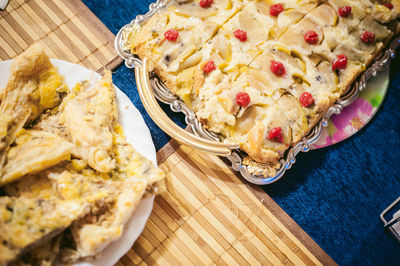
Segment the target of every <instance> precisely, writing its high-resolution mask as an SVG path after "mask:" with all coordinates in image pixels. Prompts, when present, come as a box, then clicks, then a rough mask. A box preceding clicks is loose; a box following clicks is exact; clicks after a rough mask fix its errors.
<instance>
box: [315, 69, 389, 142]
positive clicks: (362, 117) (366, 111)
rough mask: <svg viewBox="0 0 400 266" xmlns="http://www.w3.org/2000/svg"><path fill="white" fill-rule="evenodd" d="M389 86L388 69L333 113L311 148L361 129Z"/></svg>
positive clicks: (349, 135)
mask: <svg viewBox="0 0 400 266" xmlns="http://www.w3.org/2000/svg"><path fill="white" fill-rule="evenodd" d="M388 86H389V69H386V70H385V71H382V72H381V73H380V74H379V75H377V76H376V77H375V78H372V79H371V80H369V81H368V83H367V87H366V88H365V89H364V90H363V91H362V92H361V93H360V96H359V98H358V99H357V100H355V101H354V102H353V103H352V104H351V105H349V106H347V107H345V108H344V109H343V110H342V112H341V113H340V114H339V115H333V116H332V117H331V119H330V121H329V125H328V127H326V128H324V129H323V130H322V135H321V137H320V138H319V140H318V141H317V142H316V143H314V144H313V145H312V146H311V148H312V149H314V150H315V149H319V148H324V147H328V146H331V145H333V144H336V143H338V142H340V141H342V140H345V139H347V138H349V137H351V136H353V135H354V134H355V133H357V132H358V131H359V130H361V129H362V128H363V127H364V126H365V125H366V124H367V123H368V122H369V121H370V120H371V119H372V117H374V115H375V114H376V112H377V111H378V109H379V107H380V106H381V104H382V102H383V100H384V99H385V96H386V92H387V90H388Z"/></svg>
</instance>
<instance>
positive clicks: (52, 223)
mask: <svg viewBox="0 0 400 266" xmlns="http://www.w3.org/2000/svg"><path fill="white" fill-rule="evenodd" d="M87 207H88V203H86V202H85V200H84V199H77V200H67V201H63V200H53V199H44V198H35V199H32V198H25V197H18V198H15V197H1V198H0V240H1V241H0V254H1V256H0V264H1V265H7V264H8V263H10V262H11V261H12V260H14V259H15V258H16V257H17V256H18V255H19V254H21V253H22V252H27V251H29V250H30V249H33V248H34V247H35V246H37V245H40V243H42V242H44V241H46V240H47V239H49V238H52V237H53V236H55V235H57V234H59V233H60V232H62V231H63V230H64V229H65V228H67V227H68V226H69V225H70V224H71V223H72V222H73V221H74V220H76V219H78V218H80V217H83V216H84V215H85V214H86V213H87V212H88V208H87Z"/></svg>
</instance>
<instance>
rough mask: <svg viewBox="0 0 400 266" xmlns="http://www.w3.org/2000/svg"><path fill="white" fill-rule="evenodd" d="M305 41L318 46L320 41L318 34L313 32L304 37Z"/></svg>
mask: <svg viewBox="0 0 400 266" xmlns="http://www.w3.org/2000/svg"><path fill="white" fill-rule="evenodd" d="M304 40H305V41H306V42H307V43H309V44H317V43H318V40H319V38H318V34H317V33H316V32H315V31H312V30H311V31H309V32H307V33H306V34H305V35H304Z"/></svg>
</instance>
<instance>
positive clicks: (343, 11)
mask: <svg viewBox="0 0 400 266" xmlns="http://www.w3.org/2000/svg"><path fill="white" fill-rule="evenodd" d="M350 14H351V6H342V7H339V16H341V17H343V18H345V17H348V16H350Z"/></svg>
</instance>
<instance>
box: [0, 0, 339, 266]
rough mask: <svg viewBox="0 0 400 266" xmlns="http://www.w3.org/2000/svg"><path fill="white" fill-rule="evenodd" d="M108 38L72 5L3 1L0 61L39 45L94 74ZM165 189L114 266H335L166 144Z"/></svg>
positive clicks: (272, 208)
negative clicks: (142, 228)
mask: <svg viewBox="0 0 400 266" xmlns="http://www.w3.org/2000/svg"><path fill="white" fill-rule="evenodd" d="M113 40H114V36H113V34H112V33H111V32H110V31H109V30H108V29H107V28H106V27H105V26H104V25H103V24H102V23H101V22H100V21H99V20H98V19H97V18H96V17H95V16H94V15H93V13H92V12H91V11H90V10H89V9H88V8H87V7H86V6H85V5H84V4H83V3H82V2H81V1H79V0H69V1H63V0H29V1H28V0H11V1H10V3H9V5H8V7H7V9H6V10H5V11H0V59H1V60H7V59H11V58H14V57H15V56H16V55H18V54H20V53H21V52H22V51H24V50H25V49H26V48H27V47H28V46H29V45H31V44H33V43H35V42H39V43H40V44H41V45H42V46H43V47H44V48H45V49H46V51H47V53H48V54H49V55H50V56H51V57H52V58H59V59H63V60H67V61H70V62H74V63H79V64H82V65H84V66H86V67H87V68H89V69H92V70H95V71H98V72H101V71H102V69H103V67H106V68H107V69H113V68H115V67H116V66H117V65H118V64H119V63H120V62H121V60H120V59H119V58H118V57H117V55H116V53H115V52H114V48H113ZM157 156H158V161H159V164H160V166H161V168H162V169H163V170H164V171H165V172H166V173H167V176H168V178H167V189H166V191H165V192H163V193H162V194H161V195H160V196H158V197H156V200H155V204H154V209H153V212H152V214H151V216H150V219H149V220H148V222H147V225H146V227H145V229H144V231H143V234H142V235H141V236H140V237H139V239H138V240H137V241H136V243H135V244H134V245H133V247H132V249H131V250H130V251H129V252H128V253H127V254H126V255H125V256H124V257H123V258H122V259H121V260H120V261H119V262H118V265H137V264H142V265H146V264H149V265H154V264H163V265H164V264H166V265H167V264H174V265H180V264H181V265H187V264H196V265H197V264H199V265H203V264H208V265H209V264H225V265H231V264H251V265H253V264H254V265H256V264H274V265H275V264H277V265H279V264H291V265H293V264H295V265H321V264H324V265H330V264H335V262H334V261H333V260H332V259H331V258H330V257H329V256H328V255H327V254H326V253H325V252H324V251H323V250H322V249H321V248H320V247H319V246H318V245H317V244H316V243H315V242H314V241H313V240H312V239H311V238H310V237H309V236H308V235H307V234H306V233H305V232H304V231H303V230H302V229H301V228H300V227H299V226H298V225H297V224H296V223H295V222H294V221H293V220H292V219H291V218H290V217H289V216H288V215H287V214H286V213H285V212H284V211H283V210H282V209H281V208H280V207H279V206H278V205H277V204H276V203H275V202H274V201H273V200H272V199H271V198H270V197H269V196H268V195H266V193H265V192H263V191H262V190H261V189H260V188H258V187H255V186H250V185H248V184H245V183H243V181H242V179H241V178H239V177H237V176H236V175H235V174H234V173H233V172H232V171H231V170H230V169H229V167H228V166H227V165H226V164H225V163H224V162H223V161H221V160H220V159H219V158H218V157H216V156H211V155H208V154H205V153H202V152H199V151H195V150H192V149H190V148H187V147H183V146H180V145H178V144H177V143H176V142H175V141H171V142H170V143H169V144H168V145H167V146H165V147H164V148H163V149H162V150H160V151H159V152H158V153H157Z"/></svg>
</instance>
